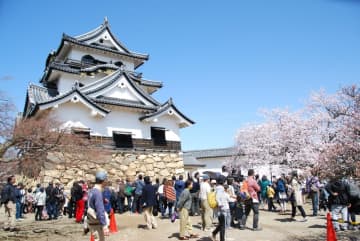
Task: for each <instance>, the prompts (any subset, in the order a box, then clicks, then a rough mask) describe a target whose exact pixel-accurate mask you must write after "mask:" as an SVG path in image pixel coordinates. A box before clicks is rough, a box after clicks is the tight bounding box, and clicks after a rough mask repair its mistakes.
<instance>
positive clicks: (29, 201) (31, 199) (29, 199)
mask: <svg viewBox="0 0 360 241" xmlns="http://www.w3.org/2000/svg"><path fill="white" fill-rule="evenodd" d="M34 203H35V195H34V194H33V192H32V189H31V188H29V189H28V190H27V193H26V212H27V213H32V212H33V210H34Z"/></svg>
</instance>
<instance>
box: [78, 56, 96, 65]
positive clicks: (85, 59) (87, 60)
mask: <svg viewBox="0 0 360 241" xmlns="http://www.w3.org/2000/svg"><path fill="white" fill-rule="evenodd" d="M81 63H83V64H96V60H95V59H94V57H93V56H91V55H84V56H83V57H82V58H81Z"/></svg>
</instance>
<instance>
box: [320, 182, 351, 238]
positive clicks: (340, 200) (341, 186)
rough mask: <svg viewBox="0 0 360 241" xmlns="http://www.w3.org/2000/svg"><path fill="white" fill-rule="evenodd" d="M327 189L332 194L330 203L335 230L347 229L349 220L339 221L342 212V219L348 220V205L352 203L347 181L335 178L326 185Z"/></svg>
mask: <svg viewBox="0 0 360 241" xmlns="http://www.w3.org/2000/svg"><path fill="white" fill-rule="evenodd" d="M325 189H326V191H328V193H329V194H330V196H329V205H330V210H331V216H332V220H333V225H334V228H335V230H336V231H339V230H340V229H341V230H347V228H348V224H347V222H343V223H341V224H340V225H339V222H338V218H339V215H340V214H341V216H342V220H344V221H347V218H348V206H349V204H350V200H349V190H348V185H347V183H346V182H345V181H344V180H341V179H333V180H331V181H330V182H329V183H328V184H327V185H326V187H325ZM339 226H340V227H339Z"/></svg>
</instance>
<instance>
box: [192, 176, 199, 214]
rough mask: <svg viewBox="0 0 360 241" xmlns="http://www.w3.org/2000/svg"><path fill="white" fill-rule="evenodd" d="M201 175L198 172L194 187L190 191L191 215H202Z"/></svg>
mask: <svg viewBox="0 0 360 241" xmlns="http://www.w3.org/2000/svg"><path fill="white" fill-rule="evenodd" d="M199 175H200V174H199V173H198V172H196V173H195V175H194V180H193V187H192V188H191V190H190V193H191V198H192V203H191V213H190V214H191V215H193V216H195V215H199V214H200V201H199V193H200V180H199Z"/></svg>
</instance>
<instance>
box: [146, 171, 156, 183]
mask: <svg viewBox="0 0 360 241" xmlns="http://www.w3.org/2000/svg"><path fill="white" fill-rule="evenodd" d="M146 175H148V176H149V177H155V172H154V171H147V173H146ZM153 181H155V180H153Z"/></svg>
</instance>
